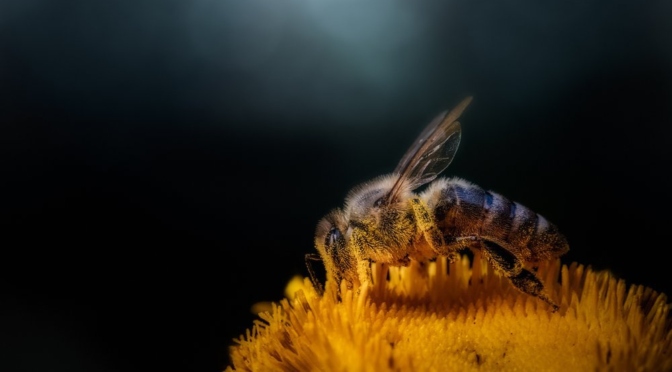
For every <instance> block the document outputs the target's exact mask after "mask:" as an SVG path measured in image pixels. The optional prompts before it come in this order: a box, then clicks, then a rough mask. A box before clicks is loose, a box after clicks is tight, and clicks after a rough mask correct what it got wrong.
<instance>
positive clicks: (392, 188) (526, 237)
mask: <svg viewBox="0 0 672 372" xmlns="http://www.w3.org/2000/svg"><path fill="white" fill-rule="evenodd" d="M470 102H471V97H467V98H466V99H465V100H463V101H462V102H461V103H460V104H459V105H457V107H456V108H455V109H453V110H452V111H450V112H444V113H442V114H440V115H439V116H438V117H436V118H435V119H434V120H433V121H432V122H431V123H430V124H429V125H428V126H427V127H426V128H425V129H424V130H423V131H422V133H421V134H420V136H419V137H418V138H417V140H416V141H415V142H414V143H413V145H412V146H411V148H410V149H409V150H408V151H407V152H406V154H405V155H404V157H403V158H402V159H401V161H400V162H399V165H398V166H397V168H396V169H395V171H394V173H392V174H390V175H385V176H381V177H378V178H376V179H374V180H372V181H370V182H367V183H364V184H362V185H360V186H357V187H355V188H354V189H353V190H352V191H350V193H349V194H348V196H347V198H346V200H345V207H344V208H342V209H335V210H333V211H331V212H330V213H329V214H327V215H326V216H325V217H324V218H323V219H322V220H321V221H320V222H319V224H318V226H317V231H316V234H315V246H316V248H317V251H318V252H319V256H318V255H316V254H308V255H306V263H307V264H308V270H309V273H310V275H311V278H312V280H313V284H314V285H315V287H316V288H318V290H319V291H321V290H322V287H321V286H320V284H319V282H318V281H317V280H316V277H315V274H314V272H313V270H312V268H311V265H310V261H312V260H321V261H323V262H324V265H325V268H326V272H327V280H328V281H329V280H333V281H336V282H337V283H340V282H341V280H345V281H346V282H347V283H348V284H349V285H350V286H353V285H362V284H364V283H366V282H368V281H370V280H371V272H370V270H371V269H370V263H371V262H379V263H383V264H387V265H391V266H408V265H409V264H410V262H411V260H418V261H426V260H430V259H433V258H436V257H437V256H446V257H448V258H449V259H451V260H454V259H455V258H456V256H457V253H458V252H460V251H462V250H465V249H472V250H473V251H474V252H475V253H480V254H481V255H482V256H483V257H485V258H486V259H487V260H488V262H489V263H490V264H491V265H492V266H493V267H494V268H495V269H497V270H498V271H499V272H501V273H502V274H503V275H504V276H506V278H508V280H509V281H510V282H511V284H513V286H514V287H515V288H517V289H518V290H520V291H522V292H524V293H527V294H529V295H532V296H535V297H538V298H539V299H541V300H543V301H545V302H546V303H548V304H549V305H551V306H552V307H553V309H554V310H557V309H558V306H557V305H556V304H555V303H554V302H553V301H552V300H551V299H550V298H549V297H548V295H547V293H546V292H545V291H544V284H543V283H542V282H541V281H540V280H539V278H537V276H536V275H535V274H534V273H533V272H532V271H530V270H528V269H526V268H525V264H526V263H535V262H539V261H547V260H551V259H554V258H557V257H559V256H561V255H563V254H564V253H566V252H567V251H568V250H569V246H568V244H567V240H566V239H565V237H564V236H563V235H562V234H561V233H560V232H559V231H558V229H557V228H556V226H555V225H553V224H552V223H550V222H549V221H547V220H546V219H545V218H544V217H542V216H541V215H540V214H537V213H535V212H533V211H531V210H530V209H528V208H527V207H524V206H522V205H520V204H519V203H516V202H513V201H510V200H509V199H507V198H505V197H504V196H501V195H499V194H496V193H494V192H491V191H486V190H484V189H482V188H480V187H479V186H476V185H474V184H472V183H470V182H467V181H465V180H463V179H459V178H440V179H436V178H437V176H438V175H439V174H440V173H441V172H443V171H444V170H445V169H446V168H447V167H448V165H450V163H451V161H452V160H453V158H454V156H455V153H456V151H457V148H458V146H459V143H460V138H461V125H460V123H459V122H458V121H457V119H458V118H459V117H460V115H461V114H462V112H463V111H464V110H465V109H466V107H467V106H468V105H469V103H470ZM432 181H434V182H432ZM430 182H432V183H431V184H429V185H428V186H427V188H426V189H425V190H424V191H423V192H421V193H418V194H416V193H414V190H416V189H417V188H419V187H420V186H423V185H425V184H428V183H430Z"/></svg>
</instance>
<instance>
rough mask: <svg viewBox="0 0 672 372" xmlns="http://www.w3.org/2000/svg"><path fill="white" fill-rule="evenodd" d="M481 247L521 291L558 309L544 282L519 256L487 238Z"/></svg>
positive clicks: (489, 258)
mask: <svg viewBox="0 0 672 372" xmlns="http://www.w3.org/2000/svg"><path fill="white" fill-rule="evenodd" d="M480 248H481V251H482V252H483V254H484V255H485V257H486V258H487V259H488V261H489V262H490V264H492V265H493V266H494V267H495V268H496V269H498V270H501V271H502V272H503V273H504V275H506V277H507V278H508V279H509V280H510V281H511V284H513V286H514V287H516V288H517V289H518V290H520V291H521V292H524V293H527V294H529V295H532V296H534V297H538V298H539V299H541V300H542V301H544V302H546V303H548V304H549V305H551V306H553V311H558V309H559V307H558V305H556V304H555V303H554V302H553V301H552V300H551V299H550V298H548V295H547V294H546V291H545V290H544V283H542V282H541V280H539V278H537V276H536V275H534V274H533V273H532V272H531V271H529V270H527V269H525V268H524V267H523V263H522V262H521V260H520V259H518V257H516V256H515V255H514V254H513V253H511V252H509V251H508V250H506V249H504V248H502V247H501V246H499V245H498V244H495V243H493V242H489V241H485V240H484V241H482V242H481V247H480Z"/></svg>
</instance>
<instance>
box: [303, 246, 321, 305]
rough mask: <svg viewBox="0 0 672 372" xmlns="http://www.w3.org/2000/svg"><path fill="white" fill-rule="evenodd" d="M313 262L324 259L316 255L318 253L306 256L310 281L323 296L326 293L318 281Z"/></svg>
mask: <svg viewBox="0 0 672 372" xmlns="http://www.w3.org/2000/svg"><path fill="white" fill-rule="evenodd" d="M312 261H322V257H320V255H319V254H316V253H308V254H306V267H307V268H308V274H309V275H310V281H311V282H312V283H313V287H314V288H315V290H316V291H317V294H319V295H320V296H322V294H323V293H324V288H323V287H322V284H321V283H320V282H319V281H318V280H317V276H316V275H315V270H313V264H312Z"/></svg>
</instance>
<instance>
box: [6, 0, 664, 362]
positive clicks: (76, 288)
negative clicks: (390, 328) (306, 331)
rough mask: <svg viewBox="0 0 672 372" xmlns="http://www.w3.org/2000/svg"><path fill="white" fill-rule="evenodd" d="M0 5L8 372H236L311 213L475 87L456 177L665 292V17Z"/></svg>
mask: <svg viewBox="0 0 672 372" xmlns="http://www.w3.org/2000/svg"><path fill="white" fill-rule="evenodd" d="M0 4H1V5H0V123H1V126H0V166H1V168H0V172H1V173H0V175H1V178H0V195H1V197H0V219H1V220H0V226H1V228H0V229H1V232H2V234H1V235H0V239H1V241H2V258H1V259H0V263H1V264H0V265H1V268H0V316H1V318H0V340H2V344H1V345H2V347H1V348H0V349H1V351H0V353H2V354H4V355H2V360H4V361H7V362H9V363H10V364H11V367H13V369H11V370H22V371H37V370H51V371H92V370H97V371H98V370H100V371H117V370H119V371H121V370H123V371H136V370H137V371H140V370H143V371H144V370H158V369H159V368H170V367H173V368H175V369H177V370H188V371H217V370H221V369H222V368H223V367H224V366H225V365H226V363H227V358H228V357H227V348H228V346H229V345H230V344H232V341H231V339H232V338H233V337H236V336H237V335H239V334H241V333H243V332H244V330H245V329H246V328H248V327H249V326H251V324H252V323H251V322H252V319H253V318H254V317H253V315H252V314H251V313H250V310H249V308H250V306H251V304H252V303H254V302H257V301H263V300H277V299H279V298H280V297H281V296H282V291H283V288H284V285H285V284H286V282H287V281H288V280H289V279H290V278H291V277H292V276H293V275H295V274H304V275H305V269H304V267H303V255H304V254H305V253H307V252H312V251H313V246H312V244H313V243H312V239H313V236H312V234H313V230H314V226H315V224H316V222H317V221H318V219H319V218H320V217H321V216H322V215H323V214H325V213H326V212H328V211H329V210H330V209H331V208H333V207H336V206H340V203H341V202H342V199H343V197H344V196H345V194H346V192H347V191H348V190H349V189H350V188H351V187H352V186H354V185H356V184H357V183H359V182H362V181H365V180H367V179H369V178H372V177H374V176H377V175H380V174H382V173H385V172H389V171H391V170H392V169H394V166H395V165H396V162H397V161H398V159H399V158H400V156H401V155H402V154H403V152H404V151H405V150H406V148H407V146H408V145H409V144H410V142H411V141H412V140H413V138H414V137H415V136H416V135H417V133H418V132H419V131H420V129H421V128H422V127H423V126H424V125H425V124H426V123H427V121H428V120H430V119H431V118H432V117H433V116H434V115H436V114H437V113H438V112H440V111H441V110H443V109H446V108H448V107H452V106H453V105H454V104H456V103H457V102H458V101H459V100H460V99H461V98H462V97H464V96H465V95H467V94H473V95H474V96H475V100H474V103H473V104H472V106H471V107H470V108H469V109H468V111H467V113H466V114H465V115H464V118H463V120H462V122H463V128H464V132H463V142H462V146H461V149H460V151H459V153H458V155H457V158H456V160H455V161H454V163H453V165H452V166H451V167H450V168H449V170H448V171H447V174H449V175H456V176H460V177H463V178H466V179H468V180H470V181H472V182H475V183H477V184H479V185H481V186H483V187H485V188H489V189H492V190H494V191H496V192H499V193H501V194H504V195H506V196H508V197H510V198H512V199H514V200H517V201H519V202H521V203H522V204H525V205H527V206H529V207H531V208H532V209H533V210H535V211H538V212H540V213H541V214H544V215H545V216H546V217H547V218H548V219H549V220H551V221H553V222H555V223H556V224H557V225H558V226H559V227H560V228H561V230H562V231H563V232H564V233H565V234H566V235H567V237H568V239H569V241H570V244H571V247H572V250H571V251H570V252H569V254H567V256H566V257H565V258H564V260H565V262H571V261H579V262H581V263H584V264H591V265H593V266H594V267H596V268H599V269H608V270H611V271H612V272H613V273H614V274H615V275H617V276H619V277H622V278H625V279H626V280H627V281H628V282H629V283H639V284H646V285H649V286H652V287H654V288H655V289H658V290H662V291H666V292H668V293H669V292H672V281H670V279H669V277H668V272H669V270H668V265H669V261H668V260H667V251H668V250H669V249H671V246H670V243H669V241H668V239H667V237H668V231H669V229H670V226H669V225H670V222H672V219H671V218H670V214H669V210H670V209H671V208H672V202H671V201H670V200H671V198H670V194H669V192H670V189H671V186H672V182H671V181H670V178H669V172H670V169H671V167H670V158H671V156H670V155H671V152H672V150H671V147H672V126H671V124H672V123H671V122H672V120H671V119H672V101H671V100H672V68H671V67H670V66H672V30H671V29H670V23H669V19H670V17H671V16H672V7H670V4H669V2H665V1H572V2H555V3H550V4H546V3H543V5H542V3H541V2H538V1H531V0H530V1H515V0H509V1H461V0H460V1H439V0H435V1H433V0H427V1H419V2H405V1H402V0H392V1H390V0H386V1H383V0H367V1H354V0H340V1H336V0H320V1H313V0H286V1H277V0H276V1H271V0H245V1H242V0H217V1H215V0H199V1H191V2H186V1H172V0H164V1H107V2H102V1H101V2H93V1H69V0H64V1H58V2H48V1H39V0H26V1H23V2H14V3H10V2H7V1H2V2H1V3H0ZM3 370H5V369H4V368H3ZM7 370H10V369H7Z"/></svg>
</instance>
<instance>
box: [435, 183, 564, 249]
mask: <svg viewBox="0 0 672 372" xmlns="http://www.w3.org/2000/svg"><path fill="white" fill-rule="evenodd" d="M440 199H441V200H439V201H437V203H436V204H435V205H436V207H435V217H436V219H437V224H438V225H439V227H440V228H441V229H442V231H443V233H444V239H445V240H446V242H450V241H451V240H453V239H454V238H456V237H466V236H478V237H480V238H483V239H485V240H489V241H492V242H494V243H497V244H498V245H500V246H502V247H505V248H506V249H507V250H509V251H511V252H512V253H514V254H516V255H517V256H519V257H521V258H522V259H524V260H526V261H538V260H548V259H551V258H555V257H558V256H560V255H562V254H563V253H565V252H566V251H567V250H568V249H569V248H568V245H567V241H566V239H565V238H564V236H562V235H561V234H560V233H559V232H558V230H557V228H556V227H555V225H553V224H551V223H550V222H548V221H547V220H546V219H545V218H544V217H542V216H541V215H539V214H537V213H535V212H533V211H531V210H530V209H529V208H527V207H525V206H523V205H521V204H519V203H516V202H513V201H511V200H509V199H507V198H505V197H504V196H502V195H499V194H496V193H494V192H490V191H485V190H483V189H482V188H480V187H479V186H476V185H474V184H471V183H468V182H466V181H463V180H459V179H453V180H448V181H446V182H445V183H444V184H443V185H442V188H441V191H440Z"/></svg>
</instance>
